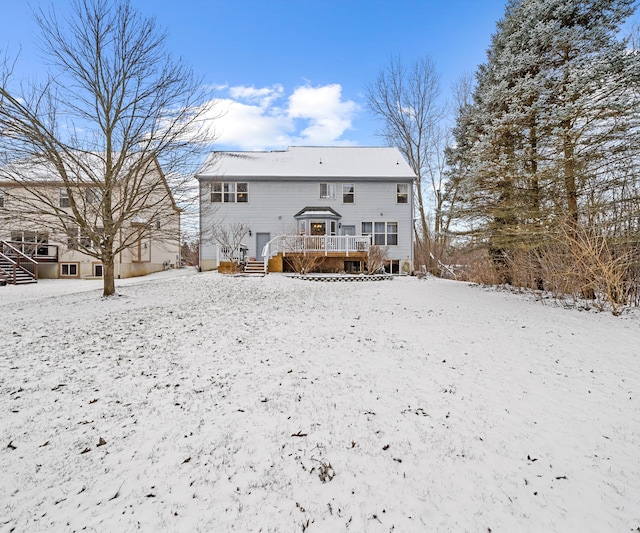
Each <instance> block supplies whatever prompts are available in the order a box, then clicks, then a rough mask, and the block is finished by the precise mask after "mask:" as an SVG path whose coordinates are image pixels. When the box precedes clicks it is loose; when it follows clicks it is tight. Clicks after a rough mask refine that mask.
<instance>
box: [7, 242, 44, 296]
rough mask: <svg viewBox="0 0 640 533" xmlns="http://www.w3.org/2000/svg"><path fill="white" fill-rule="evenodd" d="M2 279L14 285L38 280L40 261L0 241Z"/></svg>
mask: <svg viewBox="0 0 640 533" xmlns="http://www.w3.org/2000/svg"><path fill="white" fill-rule="evenodd" d="M0 279H2V280H3V281H4V282H6V283H11V284H14V285H24V284H26V283H37V282H38V262H37V261H35V260H34V259H32V258H31V257H28V256H26V255H25V254H23V253H22V252H21V251H20V250H17V249H16V248H15V247H13V246H12V245H11V244H9V243H7V242H6V241H0Z"/></svg>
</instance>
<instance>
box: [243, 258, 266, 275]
mask: <svg viewBox="0 0 640 533" xmlns="http://www.w3.org/2000/svg"><path fill="white" fill-rule="evenodd" d="M244 273H245V274H252V275H256V276H257V275H260V276H264V275H265V274H266V272H265V269H264V261H248V262H247V264H246V265H245V266H244Z"/></svg>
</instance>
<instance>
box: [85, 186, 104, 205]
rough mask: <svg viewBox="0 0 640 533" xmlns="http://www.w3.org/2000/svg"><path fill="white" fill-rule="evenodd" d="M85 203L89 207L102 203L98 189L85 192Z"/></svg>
mask: <svg viewBox="0 0 640 533" xmlns="http://www.w3.org/2000/svg"><path fill="white" fill-rule="evenodd" d="M85 194H86V199H87V203H88V204H90V205H98V204H99V203H100V202H102V191H101V190H100V189H99V188H98V187H90V188H88V189H87V191H86V193H85Z"/></svg>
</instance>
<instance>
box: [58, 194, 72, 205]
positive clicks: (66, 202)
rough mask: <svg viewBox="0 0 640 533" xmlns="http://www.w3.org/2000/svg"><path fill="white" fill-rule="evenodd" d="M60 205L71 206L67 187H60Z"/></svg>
mask: <svg viewBox="0 0 640 533" xmlns="http://www.w3.org/2000/svg"><path fill="white" fill-rule="evenodd" d="M60 207H62V208H65V207H71V201H70V200H69V192H68V191H67V189H60Z"/></svg>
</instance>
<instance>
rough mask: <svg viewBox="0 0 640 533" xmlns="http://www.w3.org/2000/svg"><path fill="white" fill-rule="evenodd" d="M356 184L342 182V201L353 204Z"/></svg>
mask: <svg viewBox="0 0 640 533" xmlns="http://www.w3.org/2000/svg"><path fill="white" fill-rule="evenodd" d="M355 193H356V186H355V185H354V184H353V183H343V184H342V203H343V204H352V203H353V202H354V200H355Z"/></svg>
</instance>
